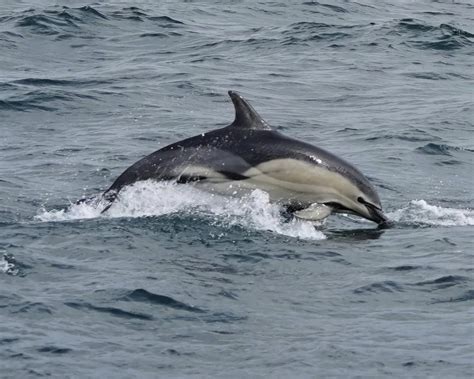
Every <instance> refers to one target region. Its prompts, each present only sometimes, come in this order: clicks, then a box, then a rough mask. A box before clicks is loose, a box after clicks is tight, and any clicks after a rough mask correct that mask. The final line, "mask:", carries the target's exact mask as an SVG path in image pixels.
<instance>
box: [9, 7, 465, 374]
mask: <svg viewBox="0 0 474 379" xmlns="http://www.w3.org/2000/svg"><path fill="white" fill-rule="evenodd" d="M48 4H49V5H48ZM50 4H55V5H50ZM473 25H474V6H473V4H472V2H470V1H468V0H466V1H451V0H449V1H448V0H447V1H427V0H422V1H396V2H389V1H375V0H373V1H372V0H360V1H358V2H350V1H342V0H341V1H330V0H326V1H321V2H317V1H307V2H303V1H299V2H297V1H290V2H273V1H258V2H255V1H239V2H234V1H220V2H212V3H211V2H194V1H160V2H155V1H137V2H126V1H114V0H110V1H104V2H95V3H90V2H86V1H66V0H57V1H54V2H47V1H45V0H41V1H40V0H38V1H33V0H22V1H18V0H3V1H2V2H1V3H0V175H1V176H0V376H1V377H11V378H25V377H37V376H38V377H41V376H53V377H58V378H65V377H102V378H103V377H110V378H111V377H114V378H129V377H141V378H147V377H231V378H243V377H251V378H257V377H261V378H267V377H282V378H283V377H321V378H325V377H341V378H343V377H386V376H394V377H420V378H421V377H433V378H434V377H437V378H447V377H450V378H454V377H456V378H461V377H464V378H467V377H472V376H473V375H474V363H473V359H474V358H473V350H474V346H473V345H474V343H473V341H474V327H473V313H474V312H473V304H474V287H473V284H474V265H473V263H474V262H473V255H474V253H473V232H474V227H473V225H474V211H473V188H474V179H473V177H474V175H473V168H474V162H473V157H474V133H473V130H474V128H473V116H474V114H473V76H474V28H473ZM229 89H233V90H237V91H240V92H241V93H242V95H244V96H245V97H246V98H248V99H249V100H250V101H251V102H252V104H253V106H254V107H255V108H256V109H257V110H258V111H259V113H260V114H261V115H262V116H263V117H264V118H265V119H266V120H267V121H268V122H269V123H270V124H271V125H273V126H275V127H276V128H277V129H278V130H280V131H282V132H283V133H285V134H287V135H290V136H292V137H295V138H299V139H303V140H305V141H308V142H310V143H313V144H316V145H318V146H320V147H323V148H325V149H328V150H330V151H332V152H333V153H335V154H337V155H340V156H341V157H343V158H344V159H346V160H348V161H350V162H352V163H353V164H354V165H355V166H356V167H358V168H359V169H360V170H361V171H362V172H364V173H365V174H366V175H367V176H368V177H369V178H370V180H371V181H372V182H373V183H374V185H375V186H376V187H377V190H378V192H379V194H380V196H381V198H382V202H383V205H384V208H385V210H386V212H387V214H388V216H389V217H390V218H391V219H393V220H394V221H395V227H393V228H391V229H386V230H378V229H376V228H375V226H374V224H373V223H370V222H367V221H364V220H362V219H357V218H355V217H349V216H343V215H339V216H337V215H333V216H331V217H330V218H329V219H328V221H327V222H326V223H325V224H324V225H323V226H320V227H318V228H315V227H314V226H313V225H312V224H310V223H305V222H302V221H294V220H293V221H290V222H288V221H287V220H285V219H283V218H282V216H281V214H280V209H279V208H278V206H277V205H274V204H270V203H269V202H268V197H267V195H266V194H265V193H264V192H261V191H255V192H254V193H252V194H251V195H249V196H247V197H244V198H242V199H236V198H224V197H218V196H213V197H212V196H211V195H208V194H205V193H202V192H199V191H197V190H196V189H194V188H192V187H187V186H184V185H183V186H176V185H172V184H170V183H140V184H139V185H137V186H135V187H131V188H129V189H127V190H126V191H124V193H123V196H121V198H120V201H119V203H118V204H117V206H114V207H113V208H111V211H110V213H109V214H108V215H100V212H99V211H98V210H97V209H94V208H93V207H91V206H86V205H80V206H78V205H71V204H72V203H73V202H75V201H76V200H77V199H79V198H81V197H82V196H85V195H94V194H97V193H99V192H100V191H101V190H104V189H106V188H107V187H108V186H109V185H110V184H111V183H112V182H113V180H114V179H115V178H116V177H117V176H118V175H119V174H120V173H121V172H122V171H123V170H124V169H125V168H127V167H128V166H129V165H131V164H132V163H133V162H135V161H136V160H138V159H139V158H141V157H143V156H144V155H147V154H149V153H151V152H153V151H154V150H157V149H158V148H160V147H163V146H165V145H167V144H169V143H171V142H175V141H177V140H180V139H183V138H185V137H189V136H192V135H195V134H198V133H202V132H204V131H208V130H211V129H215V128H217V127H221V126H223V125H226V124H228V123H230V122H231V121H232V119H233V108H232V105H231V102H230V100H229V98H228V96H227V90H229Z"/></svg>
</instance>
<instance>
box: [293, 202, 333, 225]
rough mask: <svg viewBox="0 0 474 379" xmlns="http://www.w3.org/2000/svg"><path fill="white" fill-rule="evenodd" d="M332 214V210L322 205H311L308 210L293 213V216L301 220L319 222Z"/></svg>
mask: <svg viewBox="0 0 474 379" xmlns="http://www.w3.org/2000/svg"><path fill="white" fill-rule="evenodd" d="M331 213H332V208H331V207H328V206H327V205H324V204H318V203H313V204H311V205H310V206H309V207H308V208H305V209H302V210H299V211H296V212H294V213H293V214H294V215H295V216H296V217H298V218H301V219H303V220H308V221H320V220H323V219H325V218H326V217H328V216H329V215H330V214H331Z"/></svg>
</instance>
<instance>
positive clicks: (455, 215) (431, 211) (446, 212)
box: [388, 200, 474, 226]
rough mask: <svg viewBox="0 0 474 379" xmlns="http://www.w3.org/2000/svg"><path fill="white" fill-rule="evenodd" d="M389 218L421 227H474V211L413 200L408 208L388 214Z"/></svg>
mask: <svg viewBox="0 0 474 379" xmlns="http://www.w3.org/2000/svg"><path fill="white" fill-rule="evenodd" d="M388 217H389V218H390V219H391V220H393V221H395V222H400V223H404V224H411V225H421V226H422V225H427V226H468V225H474V210H472V209H457V208H445V207H441V206H436V205H431V204H428V203H427V202H426V201H425V200H412V201H410V203H409V204H408V205H407V206H406V207H403V208H400V209H398V210H396V211H394V212H390V213H388Z"/></svg>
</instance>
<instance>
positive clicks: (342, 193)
mask: <svg viewBox="0 0 474 379" xmlns="http://www.w3.org/2000/svg"><path fill="white" fill-rule="evenodd" d="M229 96H230V98H231V99H232V102H233V103H234V107H235V120H234V122H233V123H232V124H230V125H228V126H226V127H224V128H221V129H216V130H213V131H210V132H207V133H203V134H199V135H197V136H194V137H191V138H188V139H185V140H183V141H179V142H176V143H173V144H171V145H168V146H166V147H164V148H162V149H160V150H158V151H155V152H154V153H152V154H150V155H148V156H146V157H144V158H142V159H140V160H139V161H138V162H136V163H135V164H133V165H132V166H130V167H129V168H128V169H126V170H125V171H124V172H123V173H122V175H120V176H119V177H118V178H117V179H116V180H115V182H114V183H113V184H112V186H110V188H109V189H108V190H106V191H105V192H104V193H103V196H102V198H103V199H104V200H105V201H106V202H107V206H106V207H105V209H104V210H103V212H105V211H106V210H107V209H109V208H110V206H111V205H112V204H113V202H114V200H115V199H116V198H117V196H118V193H119V192H120V190H121V189H122V188H123V187H125V186H128V185H131V184H133V183H135V182H138V181H142V180H149V179H153V180H157V181H160V180H172V181H175V182H176V183H193V184H194V185H196V186H197V187H198V188H202V189H204V190H207V191H212V192H217V193H221V194H235V193H239V192H242V191H249V190H254V189H261V190H263V191H265V192H267V193H268V194H269V196H270V199H271V200H272V201H274V202H277V203H279V204H281V205H283V206H285V207H287V209H288V210H289V211H290V212H291V213H293V214H294V215H295V216H296V217H299V218H302V219H306V220H312V221H319V220H322V219H324V218H326V217H327V216H329V215H330V214H331V213H333V212H339V213H351V214H355V215H358V216H361V217H363V218H366V219H368V220H371V221H374V222H376V223H378V224H380V225H386V224H387V223H388V219H387V217H386V216H385V215H384V213H383V212H382V205H381V203H380V199H379V196H378V194H377V192H376V190H375V188H374V187H373V186H372V185H371V184H370V182H369V181H368V180H367V178H366V177H365V176H364V175H363V174H362V173H361V172H360V171H359V170H357V169H356V168H355V167H354V166H352V165H351V164H350V163H348V162H346V161H345V160H343V159H342V158H339V157H337V156H335V155H333V154H331V153H330V152H328V151H326V150H324V149H321V148H319V147H316V146H313V145H311V144H309V143H306V142H302V141H298V140H295V139H293V138H289V137H287V136H285V135H283V134H281V133H279V132H278V131H276V130H274V129H272V127H270V125H269V124H268V123H267V122H266V121H264V120H263V119H262V118H261V117H260V116H259V114H258V113H257V112H256V111H255V110H254V109H253V107H252V106H251V105H250V104H249V102H248V101H247V100H245V99H244V98H243V97H242V96H240V95H239V94H238V93H237V92H234V91H229Z"/></svg>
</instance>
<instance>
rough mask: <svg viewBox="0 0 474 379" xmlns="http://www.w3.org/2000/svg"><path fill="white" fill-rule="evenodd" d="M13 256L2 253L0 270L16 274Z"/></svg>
mask: <svg viewBox="0 0 474 379" xmlns="http://www.w3.org/2000/svg"><path fill="white" fill-rule="evenodd" d="M12 259H13V257H10V258H9V257H8V256H7V255H6V254H3V255H2V256H1V257H0V272H3V273H5V274H10V275H16V274H18V269H17V268H16V267H15V264H14V263H13V262H12Z"/></svg>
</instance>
